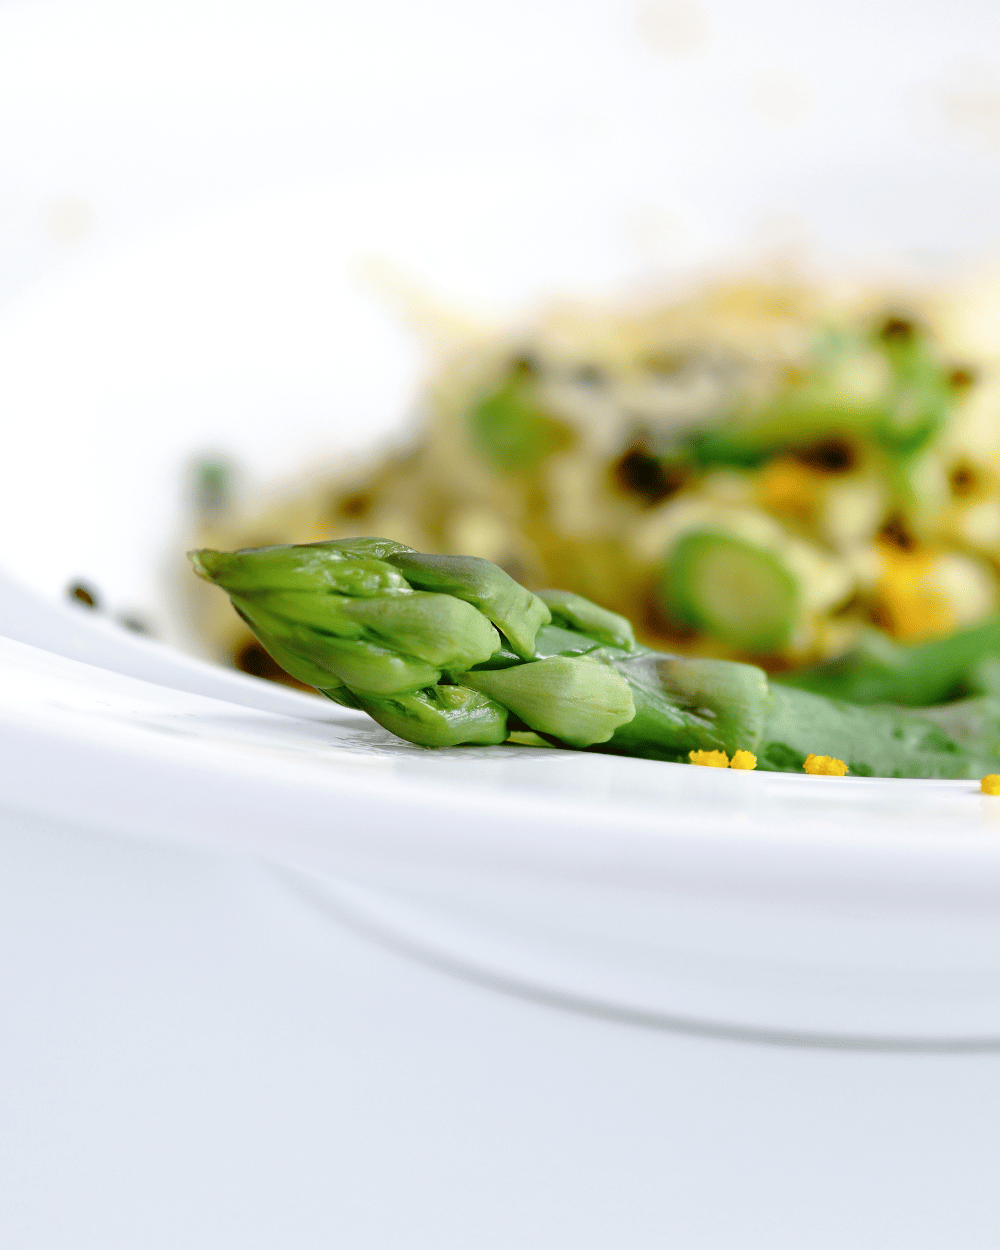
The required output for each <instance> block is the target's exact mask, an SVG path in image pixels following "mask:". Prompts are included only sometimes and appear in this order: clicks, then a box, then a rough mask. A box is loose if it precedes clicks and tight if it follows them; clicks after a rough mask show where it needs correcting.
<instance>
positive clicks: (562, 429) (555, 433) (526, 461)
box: [469, 361, 569, 473]
mask: <svg viewBox="0 0 1000 1250" xmlns="http://www.w3.org/2000/svg"><path fill="white" fill-rule="evenodd" d="M535 386H536V380H535V369H534V367H533V366H532V365H531V364H530V363H528V362H525V361H518V362H515V364H514V366H513V368H512V369H511V372H510V374H509V375H508V377H507V378H506V379H505V380H504V381H503V383H502V384H501V385H500V386H499V387H498V388H497V390H495V391H494V392H493V393H492V394H490V395H487V397H486V398H485V399H483V400H481V401H480V402H479V403H478V404H477V405H476V406H475V407H474V408H473V409H472V411H471V412H470V413H469V436H470V439H471V442H472V446H473V448H474V449H475V451H476V452H477V453H478V454H479V456H480V457H481V458H482V459H483V460H484V461H485V462H486V463H487V464H488V465H490V466H491V467H492V468H494V469H499V470H500V471H501V472H503V473H520V472H523V471H524V470H526V469H530V468H532V467H533V466H534V465H536V464H538V463H539V462H540V461H542V460H544V459H545V458H546V456H549V455H551V454H552V453H553V452H554V451H558V450H560V448H562V447H565V446H566V444H567V442H568V439H569V431H568V430H567V428H566V426H565V425H563V424H562V423H561V422H559V421H556V420H555V419H554V418H553V417H551V416H550V415H549V414H548V413H547V412H546V411H545V410H544V409H543V408H542V407H541V405H540V404H539V403H538V401H537V400H536V399H535Z"/></svg>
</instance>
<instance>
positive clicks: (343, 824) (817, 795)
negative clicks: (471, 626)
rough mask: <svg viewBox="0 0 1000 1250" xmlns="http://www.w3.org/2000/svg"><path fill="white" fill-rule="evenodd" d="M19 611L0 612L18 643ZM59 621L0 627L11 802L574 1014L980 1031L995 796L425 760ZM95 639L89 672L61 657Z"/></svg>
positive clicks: (791, 1026) (730, 1026)
mask: <svg viewBox="0 0 1000 1250" xmlns="http://www.w3.org/2000/svg"><path fill="white" fill-rule="evenodd" d="M6 599H7V602H8V604H11V603H14V602H16V601H17V599H16V595H15V592H14V591H13V590H12V589H8V593H7V596H6ZM20 604H21V617H20V624H19V627H18V628H15V627H14V625H13V624H12V623H10V622H11V620H12V614H10V615H9V616H8V632H9V633H16V632H21V633H22V634H24V635H26V636H30V635H31V634H32V633H33V631H32V629H31V621H30V613H31V611H32V608H31V598H30V596H25V597H22V598H21V600H20ZM36 610H37V612H38V613H39V614H40V615H41V616H45V615H46V614H47V613H48V612H49V611H50V609H49V608H48V605H45V604H44V603H40V602H39V603H37V604H36ZM61 619H62V622H63V626H64V632H63V633H62V634H61V635H58V634H57V632H56V631H55V630H54V629H50V632H49V634H48V636H47V645H48V646H49V647H51V648H54V650H42V649H40V648H38V647H32V646H30V645H28V644H26V643H24V642H17V641H13V640H5V641H3V642H2V643H0V667H2V680H0V737H2V751H3V758H4V760H5V765H6V782H5V787H4V800H3V801H4V803H5V804H6V805H7V807H8V808H10V809H14V810H28V811H35V812H38V813H41V814H43V815H45V816H48V817H52V818H56V819H60V820H64V821H65V820H68V819H72V820H76V821H78V822H80V823H81V824H82V825H84V826H93V827H102V828H111V829H119V830H122V831H123V832H127V833H129V834H130V835H131V836H139V837H155V838H160V839H162V838H166V839H171V840H182V841H185V842H188V843H192V844H194V845H199V846H206V847H225V848H228V849H230V850H235V851H240V852H243V853H247V852H249V853H253V854H257V855H262V856H265V857H267V858H268V859H271V860H273V861H274V862H275V863H276V864H278V865H282V866H284V867H285V868H286V869H291V870H293V871H294V872H295V873H297V874H299V875H298V876H297V877H296V885H297V888H299V889H300V890H302V891H303V892H304V893H305V894H306V895H307V896H310V897H312V898H313V899H314V900H315V901H320V902H321V903H322V905H324V906H327V907H332V908H333V909H334V910H335V911H336V912H337V913H338V914H339V915H341V916H342V917H348V918H350V917H353V918H354V920H355V922H357V923H359V924H361V925H362V926H365V927H368V928H370V929H372V930H373V931H376V932H379V933H381V934H383V935H384V936H388V937H390V938H391V939H392V940H393V941H395V942H397V943H399V944H401V945H403V946H405V947H406V948H407V949H409V950H411V952H413V953H417V954H420V955H421V956H423V957H425V958H430V959H432V960H434V961H437V962H439V963H442V964H444V965H446V966H448V967H450V968H451V969H452V970H454V971H459V972H464V973H465V974H467V975H471V976H475V977H478V978H480V979H485V980H488V981H490V982H491V983H493V984H495V985H497V986H499V987H504V988H508V989H513V990H517V991H519V992H522V993H527V994H530V995H533V996H542V997H545V998H548V999H550V1000H552V1001H556V1002H562V1003H563V1004H564V1005H567V1006H571V1007H576V1008H580V1009H583V1010H589V1011H596V1012H599V1013H603V1014H610V1015H613V1016H619V1017H622V1018H626V1019H629V1018H631V1019H636V1020H642V1021H646V1022H650V1023H659V1024H661V1025H663V1026H665V1027H671V1028H680V1029H687V1030H694V1031H704V1032H716V1033H722V1034H729V1035H733V1036H766V1037H769V1038H771V1039H772V1040H785V1041H788V1042H790V1043H795V1042H801V1043H805V1044H833V1045H838V1044H839V1045H856V1046H888V1047H918V1048H931V1049H933V1048H945V1049H947V1048H949V1047H959V1048H973V1049H975V1048H987V1049H990V1048H993V1047H1000V954H998V950H997V946H996V943H995V942H994V941H993V940H992V936H993V933H994V931H995V917H996V909H997V904H998V899H1000V842H998V839H997V834H998V832H1000V804H997V803H995V802H994V801H993V800H992V799H990V798H988V797H985V796H982V795H980V794H979V793H978V791H977V790H976V787H975V786H974V785H973V784H971V783H967V782H892V781H879V780H868V779H861V778H845V779H839V778H811V777H804V776H803V777H798V776H777V775H773V774H763V773H760V774H758V773H750V774H743V773H732V772H723V773H719V772H717V771H714V770H708V769H704V770H703V769H693V768H690V767H685V766H680V765H667V764H659V763H654V762H650V761H644V760H631V759H620V758H616V757H611V756H602V755H594V754H589V753H575V752H561V751H560V752H557V751H548V750H532V749H530V748H519V747H494V748H483V749H478V748H475V749H472V748H470V749H464V750H463V749H458V750H451V751H435V752H430V751H426V750H422V749H419V748H414V747H411V746H409V745H407V744H405V743H402V742H400V741H398V740H397V739H394V738H393V737H392V736H391V735H390V734H388V733H386V732H385V731H383V730H381V729H380V728H379V727H378V726H376V725H374V724H373V723H372V722H370V721H369V720H368V719H367V718H366V717H364V716H363V715H361V714H360V713H354V712H351V711H349V710H346V709H342V708H336V707H330V706H328V705H327V704H325V703H322V702H320V701H319V700H318V699H314V698H311V697H310V696H307V695H300V694H296V693H294V692H290V691H284V690H276V689H274V688H273V687H270V686H268V685H267V684H265V683H260V682H257V681H255V680H254V679H252V678H247V677H243V676H241V675H239V674H230V673H224V672H222V671H221V670H218V669H216V668H215V667H213V666H210V665H207V664H202V663H201V662H199V661H196V660H192V659H189V658H187V657H184V656H178V655H176V654H175V653H173V652H171V651H169V650H168V649H166V648H163V647H160V646H159V645H157V644H155V643H148V642H143V641H136V640H133V639H132V638H130V637H129V636H128V635H126V634H124V633H121V634H120V635H119V636H118V637H117V639H116V637H115V635H114V634H112V633H110V632H109V630H108V628H107V626H105V625H104V623H103V622H100V621H94V620H92V619H90V618H89V616H88V614H86V613H85V612H83V611H82V610H76V609H73V608H66V609H63V612H62V614H61ZM116 643H117V644H119V645H120V655H121V663H120V665H116V664H115V662H114V649H115V647H116ZM88 646H89V647H90V648H91V655H90V658H91V660H96V661H97V663H96V664H95V663H84V662H82V661H80V660H76V659H70V658H67V655H66V653H67V652H68V653H70V654H72V653H73V651H74V650H76V651H77V652H78V653H83V654H86V652H87V648H88ZM101 647H103V648H105V649H106V650H105V651H104V652H103V654H99V652H98V649H99V648H101ZM58 652H61V653H62V654H58ZM99 665H105V666H104V667H100V666H99ZM116 668H120V669H121V670H122V671H120V672H116V671H115V669H116ZM126 671H127V672H128V674H129V675H125V672H126ZM199 688H200V690H201V691H203V692H204V693H199ZM255 705H256V706H255ZM302 874H306V876H305V877H303V876H302Z"/></svg>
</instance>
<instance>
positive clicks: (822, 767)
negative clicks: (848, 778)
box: [802, 751, 847, 777]
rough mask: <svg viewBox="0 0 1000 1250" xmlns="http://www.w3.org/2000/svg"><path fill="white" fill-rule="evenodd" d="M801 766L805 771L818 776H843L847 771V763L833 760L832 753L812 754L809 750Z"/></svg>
mask: <svg viewBox="0 0 1000 1250" xmlns="http://www.w3.org/2000/svg"><path fill="white" fill-rule="evenodd" d="M802 767H803V768H804V769H805V770H806V772H807V773H812V774H814V775H818V776H820V777H843V775H844V774H845V773H846V772H847V765H846V764H845V763H844V761H843V760H835V759H834V758H833V756H832V755H813V754H812V752H811V751H810V753H809V754H808V755H807V756H806V762H805V763H804V764H803V765H802Z"/></svg>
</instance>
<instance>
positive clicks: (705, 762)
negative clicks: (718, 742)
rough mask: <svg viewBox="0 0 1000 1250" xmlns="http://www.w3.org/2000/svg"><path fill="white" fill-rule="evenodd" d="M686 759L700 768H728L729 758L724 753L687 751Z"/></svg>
mask: <svg viewBox="0 0 1000 1250" xmlns="http://www.w3.org/2000/svg"><path fill="white" fill-rule="evenodd" d="M688 759H689V760H690V761H691V763H692V764H698V765H700V766H701V767H702V768H728V767H729V756H728V755H727V754H726V753H725V751H688Z"/></svg>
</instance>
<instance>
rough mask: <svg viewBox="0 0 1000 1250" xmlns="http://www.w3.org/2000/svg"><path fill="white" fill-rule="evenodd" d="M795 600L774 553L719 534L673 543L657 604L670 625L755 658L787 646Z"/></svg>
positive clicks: (791, 580)
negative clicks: (660, 604) (752, 653)
mask: <svg viewBox="0 0 1000 1250" xmlns="http://www.w3.org/2000/svg"><path fill="white" fill-rule="evenodd" d="M800 598H801V597H800V593H799V586H798V582H797V581H796V579H795V577H794V576H793V574H792V572H791V570H790V569H789V568H788V567H787V565H786V564H784V562H783V561H782V560H781V559H780V557H779V556H778V555H777V553H776V552H773V551H769V550H768V549H767V548H766V547H762V546H757V545H756V544H754V543H750V542H746V541H745V540H744V539H741V538H737V537H735V536H734V535H732V534H726V533H723V532H721V531H716V532H713V531H711V530H695V531H693V532H692V533H688V534H684V535H683V536H682V537H681V538H679V539H678V541H677V542H676V543H675V544H674V547H673V549H672V550H671V551H670V553H669V554H668V556H667V559H666V561H665V563H664V567H663V573H662V576H661V580H660V601H661V603H662V604H663V607H664V608H665V610H666V612H667V615H668V616H669V617H670V619H671V620H673V621H676V622H677V624H679V625H684V626H686V627H688V628H690V629H695V630H697V631H698V632H699V633H704V634H708V635H709V636H710V637H712V638H718V639H719V640H720V641H721V642H726V643H730V644H731V645H733V646H736V647H740V648H741V649H743V650H746V651H750V652H756V653H757V654H766V653H768V652H774V651H781V650H783V649H784V648H785V647H787V646H788V645H789V644H790V642H791V641H792V638H793V636H794V634H795V628H796V625H797V624H798V619H799V611H800Z"/></svg>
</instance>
